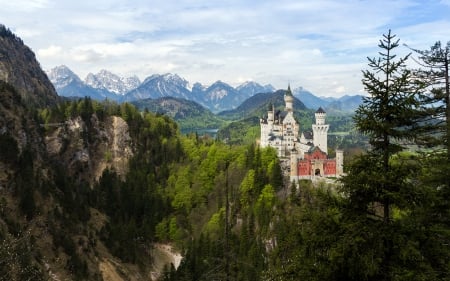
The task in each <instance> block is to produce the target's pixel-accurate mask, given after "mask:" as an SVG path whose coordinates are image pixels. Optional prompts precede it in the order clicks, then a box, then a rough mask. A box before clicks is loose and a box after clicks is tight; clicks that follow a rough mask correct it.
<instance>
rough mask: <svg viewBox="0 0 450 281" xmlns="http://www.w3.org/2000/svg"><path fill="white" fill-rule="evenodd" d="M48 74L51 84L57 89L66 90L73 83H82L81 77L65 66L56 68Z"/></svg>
mask: <svg viewBox="0 0 450 281" xmlns="http://www.w3.org/2000/svg"><path fill="white" fill-rule="evenodd" d="M46 73H47V76H48V78H49V79H50V82H52V84H53V85H54V86H55V89H61V88H64V87H66V86H68V85H69V84H70V83H72V82H77V83H78V82H81V79H80V77H78V76H77V75H76V74H75V73H74V72H73V71H72V70H70V69H69V68H68V67H67V66H65V65H60V66H56V67H54V68H52V69H50V70H49V71H46Z"/></svg>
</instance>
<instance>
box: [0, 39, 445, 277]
mask: <svg viewBox="0 0 450 281" xmlns="http://www.w3.org/2000/svg"><path fill="white" fill-rule="evenodd" d="M379 48H380V53H379V57H373V58H371V57H369V59H368V68H367V70H363V81H362V83H363V85H364V87H365V89H366V91H367V93H368V96H367V97H366V98H365V99H364V102H363V104H362V105H361V106H360V107H359V108H358V110H357V111H356V112H355V115H354V118H353V122H354V128H355V130H356V131H357V132H358V133H359V134H363V135H364V136H365V137H366V138H367V140H368V142H369V145H368V146H366V147H364V153H360V154H358V155H357V156H354V157H352V158H351V159H349V161H347V162H346V166H345V172H346V175H345V176H343V177H342V178H340V179H338V180H337V181H335V182H334V183H327V182H325V181H319V182H311V181H309V180H301V181H299V182H289V181H288V180H287V179H286V178H285V177H283V174H282V169H281V166H280V159H278V157H277V153H276V151H275V150H274V149H272V148H260V147H258V146H257V145H256V143H255V142H251V143H248V142H245V144H243V143H241V142H233V141H227V142H225V141H223V140H221V138H218V139H213V138H210V137H208V136H199V135H198V134H195V133H190V134H186V135H183V134H181V133H180V128H179V125H178V124H177V123H176V122H175V121H173V120H172V119H171V118H169V117H167V116H164V115H160V114H155V113H151V112H148V111H144V112H141V111H139V110H138V109H137V108H136V107H134V106H133V105H131V104H128V103H123V104H116V103H113V102H108V101H105V102H97V101H93V100H91V99H89V98H84V99H79V100H72V101H64V102H61V103H59V104H58V105H57V106H55V107H48V108H45V109H30V112H31V113H30V116H31V117H30V119H29V120H31V121H24V122H35V124H42V126H40V127H39V128H38V129H36V130H38V132H39V134H41V136H42V137H45V136H46V135H49V134H50V133H51V132H53V131H54V130H56V127H53V126H52V124H63V123H64V122H66V121H67V120H70V119H71V118H75V117H80V118H81V119H82V120H83V122H84V124H86V127H87V130H86V132H85V133H84V135H83V139H82V142H83V143H84V144H86V145H89V144H93V143H96V142H99V141H101V138H102V137H101V136H100V135H98V134H97V133H96V129H95V127H94V123H93V116H95V120H100V122H101V121H103V120H106V119H107V118H108V117H110V116H118V117H121V118H123V120H125V121H126V123H127V124H128V127H129V133H130V137H131V140H132V147H133V149H134V151H133V152H134V154H133V156H132V158H131V159H130V161H129V170H128V173H127V174H126V175H125V176H120V175H119V174H118V173H117V171H115V170H114V169H105V170H104V172H103V174H102V175H101V177H100V178H99V179H98V181H96V182H95V184H93V185H92V186H91V185H90V183H89V182H86V181H83V180H80V178H78V177H74V176H72V175H73V173H72V174H70V173H69V171H67V170H65V169H64V168H63V166H62V165H61V163H59V162H58V161H55V160H54V159H50V158H48V159H47V158H45V156H42V155H44V154H42V153H40V152H39V151H38V150H37V149H36V148H35V147H29V148H27V149H22V150H21V149H20V148H19V147H20V146H19V143H18V142H17V140H16V139H15V138H14V137H12V136H10V135H7V134H0V146H1V150H0V160H1V162H3V163H8V164H7V165H8V167H12V168H11V169H13V170H14V171H15V173H14V175H13V176H12V178H11V179H10V183H11V184H10V185H9V186H7V187H5V188H4V189H6V190H7V194H11V196H12V197H11V198H13V199H11V198H10V197H8V196H9V195H8V196H7V195H4V194H6V193H4V192H5V190H2V193H1V197H0V215H1V224H0V226H1V227H0V241H1V243H0V280H49V272H48V271H46V270H45V263H46V259H45V254H44V252H45V251H53V252H54V253H57V252H61V253H63V254H55V255H60V256H67V263H66V265H65V268H64V270H66V271H67V272H69V274H70V276H71V278H73V279H74V280H102V277H101V275H100V273H99V272H98V269H97V266H96V264H95V260H96V258H95V257H97V256H99V255H100V254H101V251H104V249H103V248H102V247H100V246H99V244H102V245H104V247H105V248H106V249H107V251H109V252H110V253H111V254H112V255H113V256H114V257H116V258H117V259H118V260H120V261H121V262H123V263H128V264H133V265H136V267H137V268H138V269H139V270H140V271H142V272H145V271H148V270H149V265H150V264H152V262H154V261H153V260H152V259H153V257H152V255H151V254H150V248H151V247H152V245H153V244H154V243H167V244H171V245H173V246H174V248H175V249H176V250H178V251H180V252H181V253H182V256H183V259H182V261H181V264H180V266H179V267H178V268H177V269H175V267H174V266H166V268H165V270H164V272H163V273H162V275H161V276H160V280H164V281H175V280H180V281H187V280H192V281H193V280H199V281H200V280H227V281H228V280H239V281H251V280H254V281H257V280H267V281H269V280H273V281H275V280H283V281H289V280H311V281H313V280H317V281H318V280H367V281H368V280H408V281H411V280H449V279H450V200H449V196H450V181H449V180H448V175H450V141H449V137H450V122H448V120H450V100H449V98H450V90H449V86H450V82H449V65H450V63H449V60H450V42H449V43H447V44H446V45H445V44H441V43H440V42H437V43H435V44H434V45H433V46H432V47H431V48H430V49H429V50H415V49H410V50H411V54H410V55H407V56H405V57H397V53H396V52H397V50H398V48H400V42H399V40H398V39H397V38H396V36H395V35H393V34H391V32H390V31H389V32H388V33H387V34H384V35H383V36H382V38H381V40H380V43H379ZM411 56H415V58H416V59H417V60H418V61H419V62H420V66H419V67H418V68H417V69H410V68H408V67H407V61H409V60H411V59H412V58H411ZM0 86H1V89H0V90H1V92H2V95H3V93H5V95H3V96H4V98H3V99H4V100H2V104H4V105H6V104H7V102H6V93H10V94H14V91H15V90H14V89H13V88H11V87H10V86H9V85H7V84H6V83H2V84H1V85H0ZM8 102H9V101H8ZM15 102H16V103H17V104H20V105H22V103H23V101H21V100H20V98H18V99H17V100H16V101H15ZM24 106H25V105H24ZM23 114H25V113H23ZM339 118H340V117H337V119H339ZM27 120H28V119H27ZM338 121H339V120H338ZM341 121H342V123H343V126H347V124H348V122H347V121H348V120H345V119H342V120H341ZM36 127H38V126H36ZM249 127H250V126H249ZM253 133H254V134H257V132H253ZM230 137H231V138H232V136H231V135H230ZM336 142H339V140H336ZM412 147H414V149H411V148H412ZM104 157H108V155H105V156H104ZM39 163H41V164H39ZM42 163H45V165H47V166H45V169H42V166H43V164H42ZM82 169H83V167H80V171H82ZM10 200H16V201H14V202H17V208H18V211H19V212H20V215H17V214H15V213H12V212H10V211H8V208H10V207H8V206H10V205H11V202H9V201H10ZM99 217H103V220H102V221H104V224H103V225H101V227H97V224H98V223H97V222H98V220H99ZM42 221H44V222H45V227H46V229H47V230H48V232H49V234H50V235H51V237H52V238H51V243H52V245H53V246H52V247H51V249H41V248H39V247H36V245H38V244H39V241H38V240H39V238H38V237H36V235H35V234H34V233H33V231H32V227H31V226H33V225H35V224H39V223H41V222H42Z"/></svg>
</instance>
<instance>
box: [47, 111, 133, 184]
mask: <svg viewBox="0 0 450 281" xmlns="http://www.w3.org/2000/svg"><path fill="white" fill-rule="evenodd" d="M89 123H90V124H89V126H88V125H87V124H86V122H84V121H83V120H82V119H81V118H80V117H75V118H71V119H69V120H68V121H66V122H65V123H63V124H55V125H54V126H57V128H56V129H55V130H54V131H52V132H50V133H49V134H48V135H47V136H46V137H45V143H46V149H47V152H48V154H49V155H50V157H51V158H53V159H55V161H59V162H60V163H61V165H64V166H65V168H66V170H67V171H68V172H69V174H70V175H71V176H73V177H77V178H78V179H82V180H85V181H87V182H89V183H91V184H93V183H94V182H95V181H96V180H98V178H99V177H100V176H101V174H102V173H103V171H104V170H105V169H106V168H109V169H114V170H115V171H116V172H117V173H118V174H119V175H120V176H124V175H125V174H126V173H127V167H128V160H129V159H130V158H131V156H132V155H133V153H132V148H131V138H130V134H129V130H128V124H127V123H126V122H125V121H124V120H123V119H122V118H120V117H117V116H111V117H108V118H106V120H105V121H103V122H101V121H99V120H98V118H97V116H96V115H95V114H94V115H92V116H91V119H90V122H89ZM88 135H89V136H90V137H87V136H88Z"/></svg>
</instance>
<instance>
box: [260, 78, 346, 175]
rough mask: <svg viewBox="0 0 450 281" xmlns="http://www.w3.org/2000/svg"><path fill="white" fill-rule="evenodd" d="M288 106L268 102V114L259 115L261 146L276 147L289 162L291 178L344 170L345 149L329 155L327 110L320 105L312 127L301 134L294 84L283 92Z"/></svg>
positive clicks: (341, 172)
mask: <svg viewBox="0 0 450 281" xmlns="http://www.w3.org/2000/svg"><path fill="white" fill-rule="evenodd" d="M284 102H285V110H284V111H279V110H277V111H275V107H274V106H273V105H270V106H269V109H268V112H267V116H265V117H263V118H261V119H260V125H261V139H260V146H261V147H267V146H270V147H273V148H275V149H276V150H277V152H278V157H280V158H284V159H287V160H288V161H289V162H290V180H291V181H296V180H299V179H314V178H317V177H338V176H340V175H342V174H343V161H344V152H343V151H342V150H336V158H334V159H329V158H328V129H329V127H330V125H328V124H325V118H326V112H325V111H324V110H323V109H322V108H319V109H318V110H317V111H316V113H315V119H316V123H315V124H313V125H312V131H304V132H302V133H301V135H299V131H300V125H299V124H298V123H297V121H296V120H295V118H294V112H293V109H294V108H293V103H294V96H293V95H292V92H291V88H290V86H288V89H287V91H286V93H285V95H284Z"/></svg>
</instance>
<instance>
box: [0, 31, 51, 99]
mask: <svg viewBox="0 0 450 281" xmlns="http://www.w3.org/2000/svg"><path fill="white" fill-rule="evenodd" d="M0 50H1V51H0V80H2V81H4V82H6V83H8V84H9V85H11V86H13V87H14V88H15V89H16V90H17V92H18V93H19V94H20V96H21V97H22V99H23V100H24V101H25V102H26V103H27V104H30V105H35V106H46V105H52V104H55V103H56V102H57V101H58V99H59V98H58V95H57V94H56V91H55V88H54V87H53V85H52V83H51V82H50V81H49V79H48V78H47V75H46V74H45V72H44V71H43V70H42V69H41V66H40V65H39V63H38V61H37V60H36V56H35V54H34V53H33V51H31V49H30V48H28V47H27V46H26V45H25V44H24V43H23V41H22V40H21V39H20V38H19V37H17V36H16V35H15V34H14V33H12V32H11V31H10V30H9V29H8V28H6V27H5V26H4V25H2V24H0Z"/></svg>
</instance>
